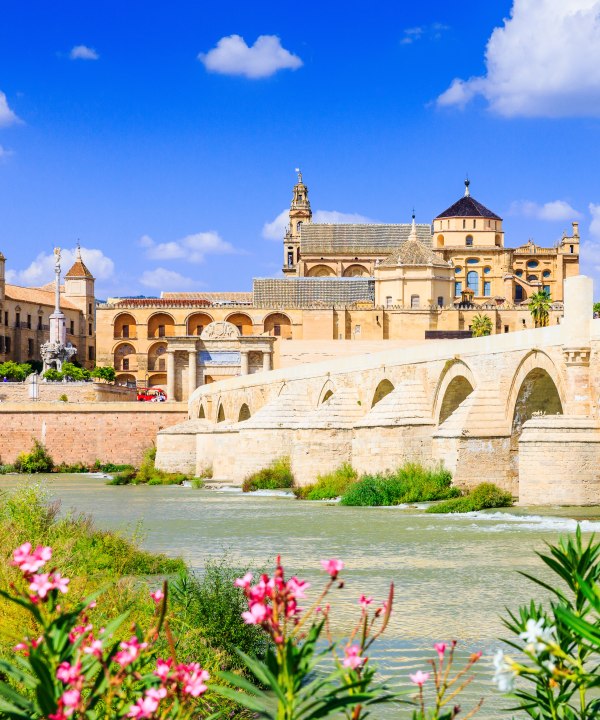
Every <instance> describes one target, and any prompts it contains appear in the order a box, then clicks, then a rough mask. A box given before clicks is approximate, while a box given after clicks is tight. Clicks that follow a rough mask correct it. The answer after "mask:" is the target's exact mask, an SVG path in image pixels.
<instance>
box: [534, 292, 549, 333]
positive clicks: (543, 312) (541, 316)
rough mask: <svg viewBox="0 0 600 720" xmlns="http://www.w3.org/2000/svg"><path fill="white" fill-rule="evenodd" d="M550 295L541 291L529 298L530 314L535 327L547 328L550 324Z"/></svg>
mask: <svg viewBox="0 0 600 720" xmlns="http://www.w3.org/2000/svg"><path fill="white" fill-rule="evenodd" d="M551 304H552V300H551V299H550V295H548V293H546V292H544V291H543V290H540V291H538V292H536V293H533V295H532V296H531V297H530V298H529V305H528V307H529V312H530V313H531V317H532V318H533V322H534V323H535V327H547V326H548V325H549V324H550V305H551Z"/></svg>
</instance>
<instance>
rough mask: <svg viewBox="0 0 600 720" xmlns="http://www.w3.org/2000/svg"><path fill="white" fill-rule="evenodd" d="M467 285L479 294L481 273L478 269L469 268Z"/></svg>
mask: <svg viewBox="0 0 600 720" xmlns="http://www.w3.org/2000/svg"><path fill="white" fill-rule="evenodd" d="M467 287H468V288H469V290H472V291H473V292H474V293H475V295H479V273H478V272H477V271H476V270H469V272H468V273H467Z"/></svg>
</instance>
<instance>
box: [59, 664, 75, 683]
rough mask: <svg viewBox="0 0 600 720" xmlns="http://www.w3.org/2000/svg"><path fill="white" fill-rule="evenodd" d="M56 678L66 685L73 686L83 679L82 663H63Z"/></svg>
mask: <svg viewBox="0 0 600 720" xmlns="http://www.w3.org/2000/svg"><path fill="white" fill-rule="evenodd" d="M56 677H57V678H58V679H59V680H60V681H61V682H63V683H64V684H65V685H72V684H73V683H75V682H76V681H77V680H79V678H80V677H81V663H79V662H78V663H77V664H76V665H71V664H70V663H68V662H61V664H60V665H59V666H58V669H57V671H56Z"/></svg>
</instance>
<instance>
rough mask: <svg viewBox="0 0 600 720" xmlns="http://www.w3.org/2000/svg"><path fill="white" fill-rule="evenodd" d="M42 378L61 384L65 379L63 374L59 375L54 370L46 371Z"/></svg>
mask: <svg viewBox="0 0 600 720" xmlns="http://www.w3.org/2000/svg"><path fill="white" fill-rule="evenodd" d="M42 377H43V378H44V380H47V381H48V382H61V380H62V379H63V376H62V373H59V372H58V370H55V369H54V368H49V369H48V370H46V372H45V373H44V374H43V375H42Z"/></svg>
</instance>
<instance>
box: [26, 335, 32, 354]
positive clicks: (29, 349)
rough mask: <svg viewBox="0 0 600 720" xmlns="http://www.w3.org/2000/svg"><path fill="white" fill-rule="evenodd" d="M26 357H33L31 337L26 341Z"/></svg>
mask: <svg viewBox="0 0 600 720" xmlns="http://www.w3.org/2000/svg"><path fill="white" fill-rule="evenodd" d="M27 357H33V340H32V339H31V338H29V340H28V341H27Z"/></svg>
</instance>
